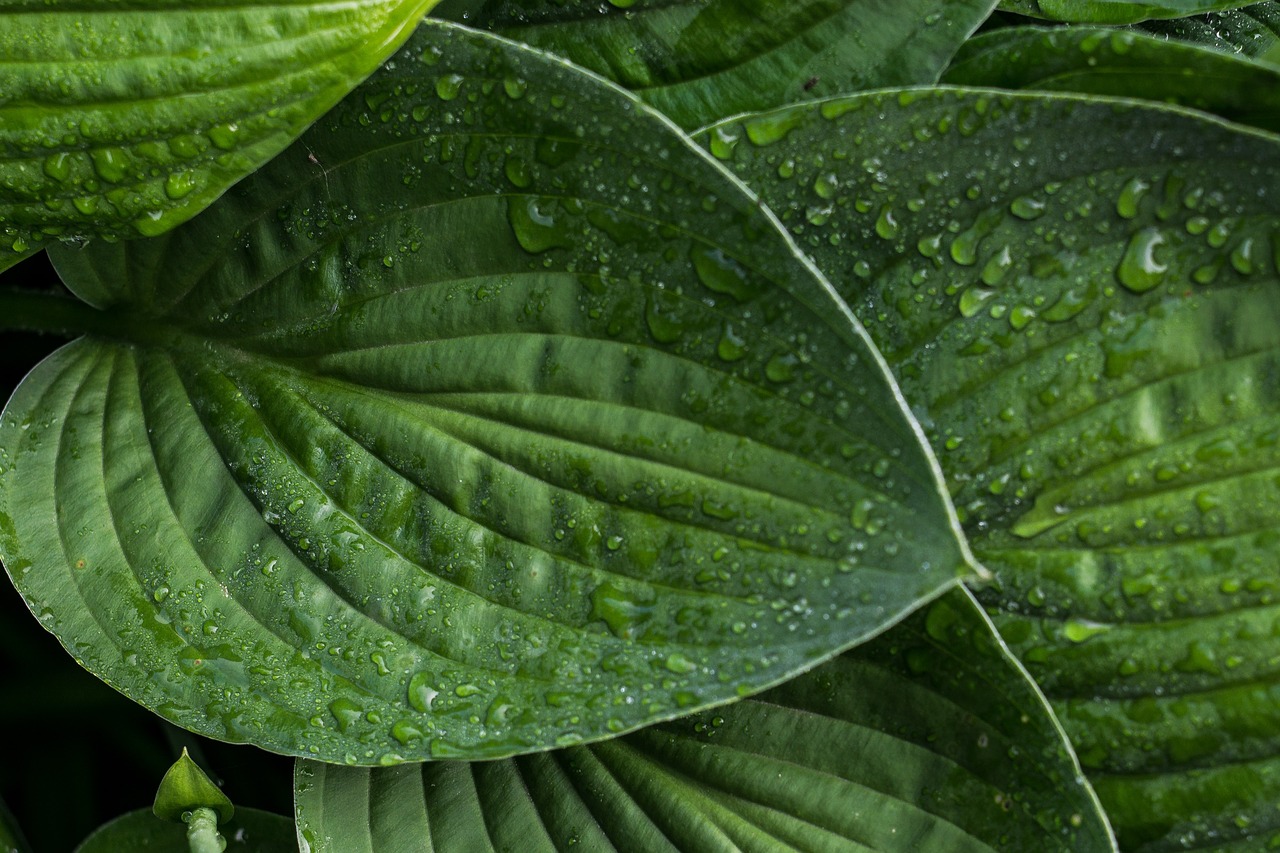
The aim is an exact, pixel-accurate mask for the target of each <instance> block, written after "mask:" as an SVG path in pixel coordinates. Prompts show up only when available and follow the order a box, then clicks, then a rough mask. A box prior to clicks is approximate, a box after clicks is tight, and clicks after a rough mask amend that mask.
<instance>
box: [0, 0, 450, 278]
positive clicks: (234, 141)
mask: <svg viewBox="0 0 1280 853" xmlns="http://www.w3.org/2000/svg"><path fill="white" fill-rule="evenodd" d="M432 5H434V0H372V2H362V3H319V2H309V0H281V2H273V3H249V4H245V3H233V2H228V0H161V2H150V3H124V4H122V3H119V2H115V0H79V1H78V2H69V0H54V2H37V1H36V0H0V69H3V70H2V71H0V269H3V268H5V267H7V266H9V265H11V264H12V263H14V262H15V261H17V260H19V259H21V258H22V257H24V256H26V255H28V254H30V253H31V252H33V251H36V250H38V249H39V248H41V247H42V244H44V243H47V242H48V241H50V240H51V239H54V238H58V239H63V240H70V239H83V238H86V237H92V236H95V235H110V236H115V237H129V236H137V235H138V234H158V233H160V232H161V231H164V230H167V229H169V228H171V227H173V226H174V225H177V224H178V223H179V222H182V221H183V220H185V219H188V218H190V217H191V216H192V215H194V214H195V213H196V212H198V211H199V210H201V209H202V208H204V207H205V206H206V205H208V204H209V202H211V201H212V200H213V199H215V198H217V197H218V195H219V194H221V193H222V191H223V190H225V189H226V188H227V186H229V185H230V184H231V183H233V182H234V181H236V180H238V179H240V178H241V177H243V176H244V175H246V174H247V173H249V172H250V171H252V170H253V169H256V168H257V167H258V166H260V165H262V164H263V163H264V162H266V161H267V160H268V159H269V158H270V157H272V156H273V155H275V154H276V153H278V152H279V151H280V150H281V149H283V148H284V147H285V146H286V145H287V144H288V143H290V142H291V141H293V139H294V138H295V137H296V136H297V135H298V134H299V133H301V132H302V130H303V129H304V128H305V127H306V126H307V125H308V124H310V123H311V122H312V121H314V120H315V119H316V117H318V116H319V115H320V114H322V113H323V112H324V111H325V110H327V109H329V108H330V107H332V106H333V105H334V104H335V103H337V101H338V100H339V99H340V98H341V97H342V96H343V95H345V94H346V93H347V92H349V91H350V90H351V89H352V88H353V87H354V86H355V85H356V84H357V83H359V82H360V81H361V80H362V79H364V77H365V76H367V75H368V74H369V73H370V72H372V71H373V70H374V69H375V68H377V67H378V65H380V64H381V63H382V61H383V60H384V59H386V58H387V56H389V55H390V54H391V53H392V52H393V51H394V50H395V49H396V47H397V46H398V45H399V44H400V43H401V42H403V41H404V39H405V38H406V37H407V36H408V34H409V33H410V32H412V30H413V27H414V26H415V25H416V24H417V22H418V19H419V18H420V17H421V16H422V15H423V14H424V13H425V12H426V10H427V9H429V8H431V6H432Z"/></svg>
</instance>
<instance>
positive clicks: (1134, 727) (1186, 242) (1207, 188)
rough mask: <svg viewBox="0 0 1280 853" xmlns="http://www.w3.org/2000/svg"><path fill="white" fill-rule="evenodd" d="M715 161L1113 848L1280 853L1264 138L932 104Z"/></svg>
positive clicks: (1275, 342) (731, 140)
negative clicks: (1278, 850) (1077, 773)
mask: <svg viewBox="0 0 1280 853" xmlns="http://www.w3.org/2000/svg"><path fill="white" fill-rule="evenodd" d="M1085 126H1088V127H1092V128H1094V129H1095V132H1094V135H1093V136H1092V137H1091V139H1090V145H1089V146H1088V150H1087V152H1086V151H1085V150H1084V149H1083V148H1082V147H1081V146H1079V144H1078V139H1077V138H1076V135H1075V133H1074V130H1073V129H1074V128H1077V127H1085ZM1103 128H1105V131H1104V130H1103ZM957 137H959V140H958V139H957ZM904 140H910V141H904ZM958 141H961V142H962V147H959V148H957V147H956V146H957V142H958ZM707 144H708V145H710V146H711V147H713V148H715V147H717V146H718V147H719V150H721V151H722V152H726V156H729V157H732V158H733V163H734V165H735V166H736V167H737V168H738V169H739V171H740V172H741V174H743V175H744V176H745V177H746V178H747V179H748V181H749V182H750V183H752V185H753V186H755V187H757V188H758V189H759V190H760V191H761V192H762V194H763V195H764V196H765V197H766V198H767V199H769V201H770V203H771V204H774V205H776V207H777V209H782V210H789V211H792V213H791V215H790V218H789V219H788V220H787V222H786V224H787V225H788V226H789V227H790V229H791V230H792V232H793V233H794V234H795V235H796V236H797V238H798V240H799V242H800V243H801V245H804V246H807V247H808V248H809V250H810V251H811V252H812V254H813V256H814V257H815V259H816V260H817V261H818V263H819V266H820V267H821V268H822V269H823V270H824V271H825V272H826V273H827V274H828V275H829V276H830V277H831V278H832V280H833V281H837V282H840V289H841V290H842V292H843V293H844V295H845V297H846V299H847V300H849V302H850V303H851V304H852V305H854V306H855V309H856V310H857V311H858V313H859V316H860V317H862V319H863V320H864V322H866V323H867V327H868V331H869V332H870V333H871V334H872V336H873V337H874V338H875V339H876V342H877V343H878V344H879V346H880V347H881V350H882V351H883V352H884V353H885V355H886V358H887V359H888V360H889V362H890V364H891V365H892V368H893V370H894V371H895V373H896V374H897V375H898V376H899V377H900V379H901V380H902V383H903V390H904V393H905V394H906V396H907V398H908V399H909V400H910V401H911V402H912V404H913V406H914V409H915V411H916V412H917V413H918V414H919V415H920V416H921V417H922V419H923V420H924V422H925V424H926V428H927V430H928V432H929V434H930V438H931V441H932V442H933V444H934V446H935V447H936V448H938V450H939V453H940V455H941V461H942V464H943V467H944V470H945V471H946V472H947V479H948V483H949V485H950V488H951V492H952V497H953V499H954V500H955V502H956V506H957V509H958V511H959V513H960V515H961V518H962V519H963V521H964V524H965V527H966V530H967V531H968V532H969V535H970V537H971V541H972V542H973V543H974V547H975V551H976V552H977V553H978V556H979V558H980V559H981V560H982V561H983V562H984V564H986V565H987V566H988V567H989V568H991V569H992V570H993V571H995V573H996V575H997V580H998V584H997V585H996V586H995V587H994V588H992V589H990V590H987V591H985V592H984V594H983V600H984V602H985V603H986V604H987V605H988V606H989V607H991V608H992V610H993V612H994V613H995V619H996V622H997V624H998V626H999V627H1000V630H1001V633H1002V634H1003V636H1004V637H1005V639H1006V640H1007V641H1008V642H1009V643H1010V644H1011V646H1012V647H1013V648H1014V650H1015V652H1016V653H1017V654H1018V655H1019V656H1020V657H1021V658H1022V660H1023V661H1024V662H1025V663H1026V665H1027V666H1028V668H1029V669H1030V671H1031V672H1032V674H1033V675H1034V676H1035V677H1036V678H1037V680H1038V681H1039V683H1040V684H1041V686H1042V687H1043V688H1044V690H1045V692H1046V693H1047V694H1048V696H1049V697H1050V699H1051V701H1052V702H1053V704H1054V707H1055V709H1056V710H1057V711H1058V713H1059V714H1060V715H1061V718H1062V720H1063V724H1064V726H1065V727H1066V728H1067V730H1068V733H1069V734H1070V735H1071V737H1072V740H1073V743H1074V744H1075V745H1076V747H1077V749H1078V751H1079V753H1080V757H1081V761H1082V763H1083V764H1084V766H1085V769H1086V771H1087V772H1089V773H1090V774H1091V777H1092V779H1093V781H1094V784H1095V786H1096V788H1097V790H1098V793H1099V796H1100V797H1101V798H1102V801H1103V803H1104V805H1105V806H1106V807H1107V810H1108V814H1109V815H1110V817H1111V819H1112V821H1113V824H1114V825H1115V827H1116V830H1117V833H1118V835H1119V838H1120V842H1121V846H1122V848H1124V849H1129V850H1144V851H1161V850H1172V849H1213V850H1219V849H1257V846H1258V845H1259V844H1261V843H1264V842H1270V841H1272V840H1274V838H1275V837H1276V833H1277V832H1278V831H1280V811H1277V808H1276V803H1277V801H1278V799H1277V795H1278V794H1280V788H1278V787H1277V784H1278V783H1280V777H1277V771H1280V734H1278V733H1280V715H1277V712H1276V708H1277V707H1278V706H1277V705H1276V702H1275V701H1274V699H1275V685H1276V683H1277V677H1278V676H1280V670H1277V660H1280V646H1277V642H1276V639H1275V637H1276V625H1277V624H1278V623H1277V621H1276V620H1277V618H1280V610H1278V609H1277V599H1276V593H1277V590H1278V589H1280V579H1278V578H1277V576H1276V572H1275V566H1276V561H1277V557H1278V556H1280V552H1278V551H1277V549H1278V547H1280V537H1278V536H1277V535H1276V532H1275V530H1276V525H1277V522H1278V521H1280V514H1278V512H1277V507H1278V506H1280V491H1278V490H1280V481H1278V480H1277V478H1276V475H1275V471H1276V467H1277V463H1278V462H1280V451H1278V450H1277V448H1278V447H1280V378H1278V377H1280V332H1278V331H1277V330H1280V291H1278V290H1277V286H1278V285H1280V272H1278V271H1277V270H1278V269H1280V168H1278V167H1277V163H1280V158H1277V153H1280V151H1278V149H1277V143H1276V141H1275V138H1274V137H1271V136H1267V135H1263V134H1255V133H1248V132H1244V131H1240V130H1236V129H1232V128H1230V127H1229V126H1226V125H1223V124H1219V123H1214V122H1211V121H1210V120H1208V119H1206V118H1204V117H1201V116H1197V115H1196V114H1192V113H1185V112H1177V111H1170V110H1165V109H1160V108H1155V107H1152V108H1147V109H1144V108H1139V107H1135V106H1133V105H1132V103H1129V104H1122V103H1116V102H1106V101H1101V100H1097V99H1083V98H1071V97H1054V96H1040V97H1037V96H1027V95H999V96H997V95H993V94H990V93H982V92H974V93H966V92H963V91H953V92H945V91H944V92H938V93H932V94H927V95H920V94H916V93H910V92H906V93H902V94H901V95H892V94H889V95H876V96H867V97H864V98H855V99H849V100H843V101H831V102H827V103H825V104H823V105H820V106H818V107H809V108H805V109H803V110H792V111H779V112H775V113H770V114H765V115H762V116H758V117H755V118H752V119H748V120H746V121H744V122H742V123H734V124H730V125H726V126H723V127H719V128H716V129H713V130H712V131H711V133H710V134H708V137H707ZM955 151H962V152H965V153H962V154H960V155H959V156H956V155H955V154H954V152H955ZM886 152H887V153H886ZM969 152H972V153H969ZM978 152H981V153H978ZM997 162H998V163H1001V164H1002V166H1001V167H1000V168H999V169H997V168H995V167H994V166H993V165H989V164H994V163H997ZM837 234H838V235H841V237H842V238H843V239H842V240H841V241H840V243H839V244H838V245H835V244H833V242H832V241H831V239H830V237H831V235H837Z"/></svg>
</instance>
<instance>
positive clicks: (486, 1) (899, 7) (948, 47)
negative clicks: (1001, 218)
mask: <svg viewBox="0 0 1280 853" xmlns="http://www.w3.org/2000/svg"><path fill="white" fill-rule="evenodd" d="M993 5H994V4H993V3H992V2H988V0H965V2H951V3H939V2H936V0H927V2H919V1H918V0H912V2H909V3H903V2H898V3H887V2H874V0H805V2H802V3H797V2H772V0H763V2H750V3H740V2H712V3H694V2H678V3H670V2H648V0H640V2H635V3H626V4H616V5H615V6H614V7H602V6H601V5H600V4H598V3H588V2H578V3H554V4H552V3H534V4H528V3H525V4H522V5H520V6H518V7H517V6H513V5H512V4H510V3H505V2H492V1H491V0H478V2H477V0H455V2H447V0H446V2H445V3H443V4H442V5H441V7H440V8H439V9H438V10H437V11H436V14H438V15H441V16H443V17H445V18H449V19H451V20H455V21H460V22H463V23H466V24H467V25H469V26H473V27H477V28H480V29H488V30H492V31H493V32H497V33H500V34H502V35H505V36H507V37H509V38H514V39H517V40H520V41H523V42H525V43H527V44H530V45H533V46H535V47H538V48H541V49H544V50H547V51H550V52H552V53H558V54H561V55H563V56H565V57H567V58H568V59H569V60H571V61H572V62H575V63H577V64H579V65H581V66H583V67H585V68H590V69H591V70H593V71H595V72H597V73H598V74H602V75H604V76H605V77H608V78H609V79H612V80H614V81H616V82H618V83H620V84H621V85H623V86H625V87H626V88H628V89H631V90H632V91H634V92H636V93H637V94H638V95H640V97H641V98H643V99H644V100H645V101H646V102H647V103H648V104H650V105H651V106H653V107H655V108H657V109H658V110H660V111H662V112H664V113H666V114H667V115H668V116H670V117H671V118H672V120H673V121H675V122H676V123H677V124H679V125H680V126H681V127H684V128H686V129H690V128H695V127H702V126H704V125H707V124H709V123H711V122H713V121H715V120H717V119H720V118H723V117H725V116H728V115H733V114H735V113H740V112H746V111H748V110H760V109H766V108H768V107H773V106H778V105H780V104H784V103H791V102H793V101H797V100H808V99H810V98H816V97H822V96H824V95H831V94H836V93H841V92H852V91H860V90H863V89H875V88H880V87H883V86H905V85H911V84H923V83H933V82H935V81H936V80H937V78H938V74H939V73H940V72H941V71H942V69H943V67H945V65H946V63H947V60H948V59H949V58H950V57H951V55H952V54H953V53H954V52H955V50H956V48H958V47H959V46H960V44H961V43H962V42H963V41H964V40H965V38H967V37H968V36H969V35H970V34H971V33H972V32H973V31H974V30H975V29H977V27H978V25H979V24H981V23H982V21H983V20H984V19H985V18H986V16H987V15H988V13H990V11H991V9H992V7H993ZM730 33H731V34H732V36H731V37H726V34H730Z"/></svg>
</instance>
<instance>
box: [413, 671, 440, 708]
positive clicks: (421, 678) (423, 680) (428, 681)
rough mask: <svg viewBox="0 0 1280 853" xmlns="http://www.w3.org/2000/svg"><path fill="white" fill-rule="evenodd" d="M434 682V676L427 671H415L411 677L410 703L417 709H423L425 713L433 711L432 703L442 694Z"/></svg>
mask: <svg viewBox="0 0 1280 853" xmlns="http://www.w3.org/2000/svg"><path fill="white" fill-rule="evenodd" d="M433 684H434V676H432V674H431V673H429V672H425V671H423V672H418V673H414V675H413V677H412V678H410V679H409V690H408V696H409V704H410V705H412V706H413V709H414V710H415V711H421V712H422V713H424V714H426V713H428V712H430V711H431V703H432V702H434V701H435V700H436V697H437V696H439V695H440V691H439V690H436V689H435V687H434V686H433Z"/></svg>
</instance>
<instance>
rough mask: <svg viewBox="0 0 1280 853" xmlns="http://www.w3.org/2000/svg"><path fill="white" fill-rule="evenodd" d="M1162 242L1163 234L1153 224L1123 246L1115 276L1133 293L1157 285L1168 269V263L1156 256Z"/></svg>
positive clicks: (1163, 241) (1142, 291) (1144, 290)
mask: <svg viewBox="0 0 1280 853" xmlns="http://www.w3.org/2000/svg"><path fill="white" fill-rule="evenodd" d="M1164 244H1165V236H1164V234H1163V233H1161V231H1160V229H1159V228H1156V227H1154V226H1150V227H1147V228H1143V229H1142V230H1141V231H1139V232H1138V233H1137V234H1134V235H1133V237H1132V238H1130V240H1129V244H1128V246H1126V247H1125V250H1124V257H1123V258H1121V260H1120V266H1119V267H1117V268H1116V278H1117V279H1119V281H1120V283H1121V284H1122V285H1124V286H1125V287H1127V288H1128V289H1129V290H1131V291H1133V292H1134V293H1145V292H1147V291H1148V290H1151V289H1152V288H1153V287H1156V286H1157V285H1159V284H1160V283H1161V282H1163V281H1164V278H1165V273H1166V272H1167V271H1168V269H1169V265H1168V264H1165V263H1162V262H1161V261H1160V260H1159V259H1158V258H1157V257H1156V252H1157V251H1158V250H1159V249H1160V247H1161V246H1163V245H1164Z"/></svg>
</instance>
